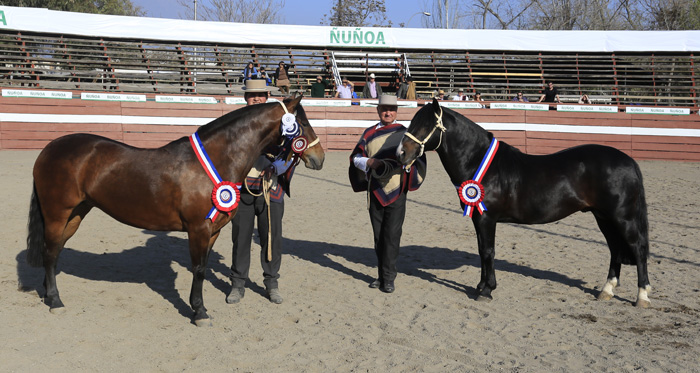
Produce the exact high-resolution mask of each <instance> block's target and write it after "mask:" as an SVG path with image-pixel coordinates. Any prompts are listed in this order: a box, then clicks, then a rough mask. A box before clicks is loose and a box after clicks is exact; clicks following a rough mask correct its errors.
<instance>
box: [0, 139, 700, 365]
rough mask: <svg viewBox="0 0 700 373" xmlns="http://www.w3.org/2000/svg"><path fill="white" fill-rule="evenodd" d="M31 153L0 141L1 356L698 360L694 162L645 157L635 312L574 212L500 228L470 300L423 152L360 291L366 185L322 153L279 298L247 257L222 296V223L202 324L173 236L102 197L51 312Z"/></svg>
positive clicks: (474, 259) (55, 360) (306, 361)
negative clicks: (235, 290)
mask: <svg viewBox="0 0 700 373" xmlns="http://www.w3.org/2000/svg"><path fill="white" fill-rule="evenodd" d="M37 155H38V151H1V152H0V199H1V202H2V203H1V205H2V211H3V214H2V219H3V224H2V225H0V237H2V245H1V247H2V250H0V284H1V285H2V286H0V315H2V317H1V319H2V321H3V325H2V327H1V328H0V330H2V332H1V336H2V337H1V338H0V362H2V363H1V364H0V371H7V372H11V371H17V372H44V371H63V372H67V371H81V372H94V371H137V372H141V371H146V372H159V371H164V372H173V371H196V372H206V371H212V372H218V371H222V372H223V371H241V372H249V371H254V372H263V371H264V372H365V371H366V372H406V371H425V372H471V371H474V372H491V371H506V372H584V371H596V372H694V371H695V372H697V371H700V343H699V342H700V317H699V316H700V216H699V215H698V212H700V208H699V206H700V164H699V163H671V162H659V161H643V162H640V164H641V167H642V171H643V173H644V177H645V185H646V191H647V201H648V204H649V222H650V239H651V249H650V251H651V257H650V258H649V275H650V281H651V285H652V287H653V291H652V292H651V293H650V298H651V300H652V308H650V309H637V308H635V307H634V305H633V302H634V300H635V298H636V294H637V286H636V269H635V268H634V267H631V266H624V267H623V271H622V276H621V277H622V279H621V286H620V287H618V288H617V290H616V297H615V298H614V299H612V300H611V301H607V302H602V301H597V300H596V299H595V295H596V294H597V293H598V291H599V289H600V287H601V286H602V284H603V282H604V280H605V276H606V274H607V267H608V261H609V252H608V249H607V246H606V245H605V243H604V238H603V236H602V234H601V233H600V231H599V230H598V229H597V227H596V224H595V220H594V219H593V216H592V215H591V214H584V213H578V214H575V215H573V216H571V217H569V218H566V219H564V220H562V221H560V222H557V223H553V224H548V225H536V226H516V225H507V224H501V225H499V227H498V232H497V236H496V237H497V238H496V242H497V250H496V276H497V279H498V289H497V290H496V291H495V292H494V300H493V301H492V302H490V303H484V302H477V301H475V300H474V298H475V294H474V292H475V289H474V287H475V286H476V284H477V283H478V280H479V272H480V269H479V258H478V252H477V247H476V236H475V233H474V230H473V227H472V226H471V222H469V221H468V220H467V219H466V218H463V217H462V216H461V214H460V211H459V205H458V197H457V194H456V193H455V191H454V189H453V187H452V186H451V184H450V182H449V180H448V178H447V175H446V173H445V171H444V169H443V168H442V165H441V164H440V162H439V159H438V158H437V155H436V154H435V153H430V154H429V157H428V176H427V180H426V182H425V184H424V185H423V187H422V188H421V189H420V190H418V191H417V192H413V193H410V194H409V202H408V212H407V218H406V223H405V224H404V234H403V239H402V242H401V243H402V252H401V257H400V260H399V272H400V273H399V277H398V278H397V280H396V287H397V290H396V292H395V293H393V294H389V295H387V294H384V293H382V292H380V291H378V290H376V289H370V288H368V286H367V285H368V283H369V282H370V281H371V280H372V279H373V278H374V276H375V274H376V268H375V266H376V257H375V255H374V252H373V250H372V237H371V228H370V224H369V218H368V215H367V210H366V196H365V194H363V193H353V192H352V190H351V188H350V186H349V183H348V180H347V156H348V154H346V153H329V154H327V157H326V163H325V166H324V168H323V170H321V171H311V170H307V169H306V168H304V167H300V168H298V170H297V173H296V176H295V178H294V182H293V184H292V198H291V199H288V200H287V204H286V208H285V210H286V211H285V217H284V230H285V231H284V237H285V242H284V247H285V254H284V256H283V263H282V271H281V275H282V277H281V279H280V289H281V291H282V295H283V296H284V303H283V304H281V305H274V304H272V303H270V302H269V301H268V300H267V299H266V298H265V297H264V286H263V284H262V270H261V269H260V266H259V264H258V262H256V261H255V260H254V261H253V264H252V268H251V281H252V284H251V285H250V287H249V288H248V290H247V292H246V294H245V298H244V299H243V301H242V302H241V303H239V304H237V305H229V304H226V302H225V296H226V293H227V292H228V290H229V286H230V285H229V281H228V278H227V276H228V271H229V270H228V267H229V266H230V263H231V229H230V228H229V227H226V228H224V230H223V233H222V234H221V236H220V237H219V240H218V242H217V243H216V245H215V246H214V252H213V253H212V255H211V257H210V261H209V267H210V270H209V272H208V274H207V280H206V281H205V283H204V300H205V304H206V306H207V308H208V309H209V314H210V315H211V316H212V317H213V323H214V326H213V327H211V328H197V327H195V326H194V325H193V324H191V322H190V316H191V309H190V307H189V305H188V299H189V291H190V286H191V282H192V276H191V273H190V271H189V269H190V267H191V265H190V260H189V253H188V249H187V241H186V235H185V234H184V233H181V232H171V233H165V232H152V231H143V230H141V229H137V228H132V227H128V226H125V225H123V224H121V223H118V222H117V221H115V220H113V219H111V218H110V217H108V216H106V215H105V214H104V213H102V212H101V211H99V210H93V211H92V212H91V213H90V214H89V215H88V217H87V219H86V221H85V222H84V223H83V225H82V226H81V228H80V229H79V230H78V232H77V234H76V235H75V236H74V237H73V238H72V239H71V240H70V241H69V242H68V244H67V248H66V249H65V250H64V251H63V252H62V254H61V257H60V261H59V269H60V274H59V276H58V286H59V290H60V291H61V296H62V300H63V302H64V303H65V304H66V308H67V309H66V312H65V313H64V314H62V315H54V314H51V313H49V310H48V307H47V306H45V305H44V304H43V303H42V300H41V298H40V294H43V291H44V290H43V286H42V285H41V283H42V278H43V270H41V269H36V268H30V267H29V266H28V265H27V264H26V263H25V255H26V251H25V250H26V244H25V240H26V223H27V213H28V206H29V197H30V192H31V185H32V177H31V174H32V167H33V163H34V160H35V158H36V156H37ZM253 250H254V255H253V257H254V258H257V256H258V254H257V253H258V252H259V246H257V245H254V247H253Z"/></svg>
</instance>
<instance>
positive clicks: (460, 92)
mask: <svg viewBox="0 0 700 373" xmlns="http://www.w3.org/2000/svg"><path fill="white" fill-rule="evenodd" d="M452 101H469V98H467V96H465V95H464V88H460V89H458V90H457V94H456V95H454V96H452Z"/></svg>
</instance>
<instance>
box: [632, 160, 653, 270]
mask: <svg viewBox="0 0 700 373" xmlns="http://www.w3.org/2000/svg"><path fill="white" fill-rule="evenodd" d="M634 172H635V173H636V174H637V179H638V180H639V197H638V198H637V219H636V220H637V229H638V230H639V238H640V245H639V246H640V250H641V252H640V254H641V257H642V258H649V220H648V218H647V200H646V196H645V194H644V178H643V177H642V170H641V169H640V168H639V165H638V164H637V162H634Z"/></svg>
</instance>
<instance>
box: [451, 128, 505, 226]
mask: <svg viewBox="0 0 700 373" xmlns="http://www.w3.org/2000/svg"><path fill="white" fill-rule="evenodd" d="M497 150H498V140H496V138H495V137H494V138H493V139H492V140H491V145H489V148H488V150H487V151H486V155H484V158H483V159H482V160H481V164H480V165H479V168H478V169H477V170H476V173H475V174H474V178H473V179H472V180H468V181H465V182H463V183H462V185H460V186H459V187H458V188H457V193H459V198H460V199H461V200H462V202H463V203H464V214H463V215H462V216H467V215H468V216H469V217H470V218H471V217H472V214H473V213H474V207H475V206H476V208H477V209H478V210H479V213H480V214H481V215H483V214H484V211H486V210H487V209H486V206H485V205H484V202H483V199H484V187H483V185H481V179H483V178H484V174H486V171H487V170H488V169H489V166H491V161H493V157H494V156H495V155H496V151H497Z"/></svg>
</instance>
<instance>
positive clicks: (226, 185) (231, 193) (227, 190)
mask: <svg viewBox="0 0 700 373" xmlns="http://www.w3.org/2000/svg"><path fill="white" fill-rule="evenodd" d="M190 144H191V145H192V150H194V153H195V154H196V155H197V159H198V160H199V163H200V164H201V165H202V168H204V171H205V172H206V173H207V176H209V179H210V180H211V182H212V183H214V189H213V190H212V192H211V200H212V202H213V203H214V207H212V208H211V210H209V213H208V214H207V217H206V218H205V219H211V221H214V220H216V217H217V216H218V215H219V211H221V212H224V213H229V212H231V211H233V210H234V209H235V208H236V207H238V201H240V200H241V192H240V189H241V186H242V183H232V182H230V181H223V180H221V176H220V175H219V172H218V171H216V167H214V164H213V163H212V162H211V158H209V154H207V151H206V150H205V149H204V144H202V140H200V139H199V135H198V134H197V132H195V133H193V134H192V135H190Z"/></svg>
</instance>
